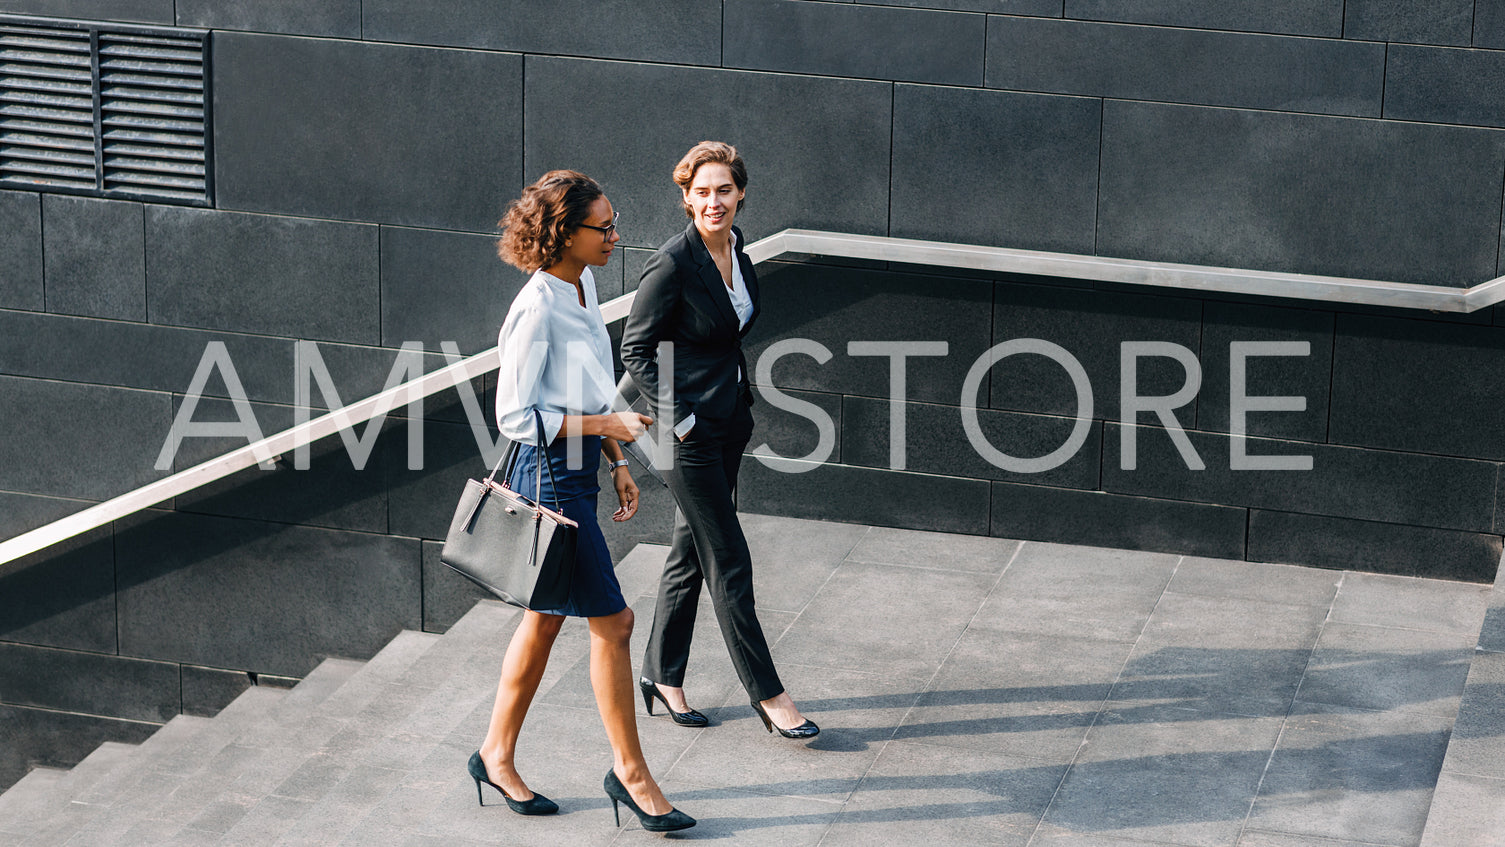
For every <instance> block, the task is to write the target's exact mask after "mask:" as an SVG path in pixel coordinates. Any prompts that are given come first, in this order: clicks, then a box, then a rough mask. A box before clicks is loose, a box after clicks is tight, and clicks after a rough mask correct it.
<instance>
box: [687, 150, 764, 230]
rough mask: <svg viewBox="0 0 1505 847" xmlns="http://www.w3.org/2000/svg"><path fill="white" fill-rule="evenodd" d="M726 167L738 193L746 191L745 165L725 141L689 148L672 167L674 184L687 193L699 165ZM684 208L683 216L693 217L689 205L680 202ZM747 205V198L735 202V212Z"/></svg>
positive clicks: (693, 213) (693, 214) (692, 211)
mask: <svg viewBox="0 0 1505 847" xmlns="http://www.w3.org/2000/svg"><path fill="white" fill-rule="evenodd" d="M711 164H716V165H726V166H727V167H728V168H730V169H731V172H732V182H733V183H734V184H736V186H737V190H738V191H746V190H747V165H746V164H745V163H744V162H743V161H742V156H741V155H740V154H738V153H737V148H735V147H733V146H732V145H730V144H727V143H726V142H725V141H702V142H700V143H699V144H697V145H695V146H694V147H691V148H690V150H689V152H687V153H685V155H684V157H683V158H681V159H680V160H679V164H677V165H675V166H674V184H675V185H677V186H679V190H680V191H689V190H690V183H692V182H694V181H695V172H696V171H698V170H700V166H701V165H711ZM681 205H682V206H684V208H685V215H687V216H688V217H692V218H693V217H695V212H694V210H692V209H691V208H690V204H689V203H684V202H683V201H681ZM746 205H747V198H746V197H744V198H742V199H741V200H738V201H737V211H739V212H740V211H742V207H743V206H746Z"/></svg>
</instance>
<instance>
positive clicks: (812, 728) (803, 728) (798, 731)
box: [752, 700, 820, 738]
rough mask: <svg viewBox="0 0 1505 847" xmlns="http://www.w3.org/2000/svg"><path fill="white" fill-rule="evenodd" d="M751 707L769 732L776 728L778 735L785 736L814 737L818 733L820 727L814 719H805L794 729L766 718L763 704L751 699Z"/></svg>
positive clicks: (766, 714)
mask: <svg viewBox="0 0 1505 847" xmlns="http://www.w3.org/2000/svg"><path fill="white" fill-rule="evenodd" d="M752 707H753V711H754V712H757V713H758V717H760V718H762V719H763V726H765V727H767V728H768V731H769V732H773V731H774V730H778V731H779V735H782V736H784V737H785V738H814V737H815V736H817V735H820V727H818V726H816V725H815V722H814V721H810V720H807V721H805V722H804V723H802V724H800V725H799V726H797V727H795V728H794V729H785V728H783V727H782V726H775V725H774V722H773V721H771V720H769V719H768V713H767V712H765V711H763V704H761V703H759V702H758V701H757V700H753V701H752Z"/></svg>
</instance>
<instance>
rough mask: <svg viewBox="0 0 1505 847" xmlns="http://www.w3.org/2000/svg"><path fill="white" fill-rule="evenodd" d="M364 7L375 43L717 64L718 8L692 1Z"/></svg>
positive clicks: (374, 1)
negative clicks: (617, 5)
mask: <svg viewBox="0 0 1505 847" xmlns="http://www.w3.org/2000/svg"><path fill="white" fill-rule="evenodd" d="M362 9H363V16H364V22H365V31H364V32H365V37H366V38H368V39H372V40H377V41H402V42H407V43H416V44H442V45H448V46H453V47H480V48H485V49H489V50H513V51H518V52H523V53H546V54H561V55H567V56H596V57H600V58H607V59H638V60H642V61H647V62H674V63H684V64H690V65H717V64H720V62H721V14H720V10H719V9H716V8H715V7H713V6H709V5H707V4H705V3H699V2H696V0H648V2H642V3H636V4H633V6H632V7H631V8H630V9H629V8H626V7H623V8H620V9H618V8H607V9H603V8H602V7H601V6H600V5H599V4H597V3H592V2H590V0H566V2H564V3H553V4H550V5H549V6H548V7H547V8H545V7H543V6H539V5H537V4H534V3H530V2H528V0H502V2H491V0H440V2H435V3H428V4H425V5H423V6H414V5H413V4H411V3H406V2H403V0H364V2H363V3H362ZM561 21H569V22H570V25H569V26H561V25H560V22H561ZM690 134H691V135H694V133H690ZM676 161H677V160H676ZM587 173H591V172H590V171H587Z"/></svg>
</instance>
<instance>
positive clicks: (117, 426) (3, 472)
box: [0, 377, 172, 500]
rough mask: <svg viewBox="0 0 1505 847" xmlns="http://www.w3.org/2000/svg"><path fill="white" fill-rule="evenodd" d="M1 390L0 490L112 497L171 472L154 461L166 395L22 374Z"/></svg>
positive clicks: (0, 383)
mask: <svg viewBox="0 0 1505 847" xmlns="http://www.w3.org/2000/svg"><path fill="white" fill-rule="evenodd" d="M0 391H3V393H4V395H5V397H6V404H5V405H4V406H3V407H0V432H4V433H5V436H6V437H5V439H4V440H3V441H0V489H4V490H8V491H14V492H20V493H26V494H44V495H50V496H57V497H76V498H80V499H89V500H107V499H109V498H111V497H115V496H117V495H120V494H124V493H125V492H127V491H130V490H132V489H135V488H139V487H140V486H143V485H145V484H147V483H148V482H151V481H153V480H155V479H159V478H161V477H163V476H166V475H167V474H166V473H165V472H163V471H158V470H156V469H154V468H153V467H152V465H153V463H154V462H155V461H156V458H157V452H158V451H159V450H160V449H161V447H162V437H163V436H164V435H165V434H166V433H167V431H168V427H169V426H170V425H171V423H172V419H171V417H170V416H169V415H170V411H169V408H168V396H167V395H166V394H159V393H157V392H151V391H134V390H130V389H125V388H109V387H106V386H100V385H82V384H77V383H67V382H52V381H49V380H38V379H23V378H19V377H0Z"/></svg>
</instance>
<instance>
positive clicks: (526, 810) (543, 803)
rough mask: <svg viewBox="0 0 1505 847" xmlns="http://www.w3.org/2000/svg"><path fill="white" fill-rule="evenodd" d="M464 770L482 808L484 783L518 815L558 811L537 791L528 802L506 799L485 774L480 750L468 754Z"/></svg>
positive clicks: (545, 813) (505, 795)
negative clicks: (472, 781) (498, 793)
mask: <svg viewBox="0 0 1505 847" xmlns="http://www.w3.org/2000/svg"><path fill="white" fill-rule="evenodd" d="M465 768H466V770H468V771H470V777H471V779H474V780H475V781H476V802H477V803H480V804H481V805H482V806H484V805H486V803H485V802H484V801H482V799H481V783H483V782H484V783H486V784H487V785H489V786H491V787H492V788H495V789H496V790H497V791H500V792H501V793H502V799H503V800H506V801H507V808H509V809H511V810H512V811H514V812H517V813H518V814H519V815H552V814H554V813H555V812H557V811H559V804H558V803H555V802H554V801H553V800H550V799H549V798H547V797H545V796H543V795H542V794H539V793H538V792H537V791H535V792H533V797H532V798H531V799H528V800H514V799H512V798H511V797H508V796H507V792H506V791H505V790H503V789H502V787H501V786H500V785H497V784H496V783H494V782H492V781H491V776H490V775H489V774H487V773H486V763H485V762H482V761H481V751H480V750H477V751H475V752H474V753H471V754H470V762H469V763H467V764H466V766H465Z"/></svg>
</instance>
